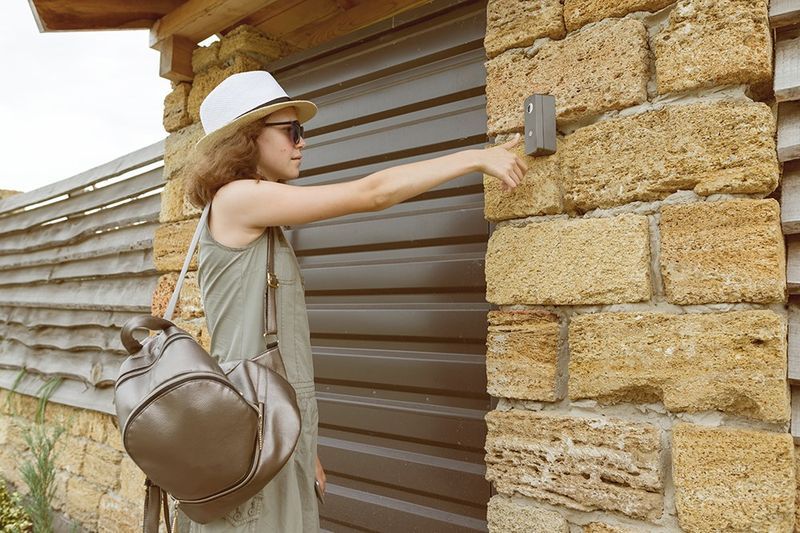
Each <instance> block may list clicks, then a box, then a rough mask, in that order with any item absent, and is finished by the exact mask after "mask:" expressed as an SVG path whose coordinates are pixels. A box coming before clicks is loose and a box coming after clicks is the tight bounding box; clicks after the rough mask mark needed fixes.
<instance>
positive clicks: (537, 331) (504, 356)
mask: <svg viewBox="0 0 800 533" xmlns="http://www.w3.org/2000/svg"><path fill="white" fill-rule="evenodd" d="M488 319H489V332H488V335H487V336H486V381H487V391H488V392H489V394H491V395H492V396H501V397H505V398H521V399H526V400H539V401H543V402H553V401H556V400H557V399H559V398H557V397H556V376H557V374H558V348H559V346H558V345H559V342H558V339H559V320H558V316H557V315H555V314H553V313H546V312H540V311H513V312H503V311H490V312H489V316H488Z"/></svg>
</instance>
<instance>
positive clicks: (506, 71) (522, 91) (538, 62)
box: [486, 19, 648, 136]
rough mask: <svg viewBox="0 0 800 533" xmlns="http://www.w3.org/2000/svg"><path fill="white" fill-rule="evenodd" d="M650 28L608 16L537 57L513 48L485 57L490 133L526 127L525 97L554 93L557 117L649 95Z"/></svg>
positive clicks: (546, 46) (620, 105)
mask: <svg viewBox="0 0 800 533" xmlns="http://www.w3.org/2000/svg"><path fill="white" fill-rule="evenodd" d="M647 54H648V52H647V32H646V30H645V27H644V25H643V24H642V23H641V22H640V21H638V20H634V19H622V20H616V19H611V20H604V21H602V22H599V23H598V24H596V25H594V26H592V27H591V28H587V29H586V30H583V31H579V32H575V33H574V34H570V35H568V36H567V37H566V38H564V39H562V40H560V41H549V42H546V43H544V44H543V45H542V46H541V47H540V48H539V50H538V51H537V52H536V54H535V55H534V56H533V57H528V55H527V54H526V52H524V51H522V50H509V51H507V52H504V53H502V54H500V55H498V56H497V57H495V58H494V59H491V60H489V61H487V62H486V113H487V115H488V122H487V129H488V134H489V136H495V135H497V134H498V133H507V132H510V131H522V130H523V128H524V115H523V112H522V111H523V110H522V106H523V103H524V102H525V98H527V97H528V96H530V95H531V94H533V93H544V94H552V95H553V96H555V97H556V118H557V120H558V121H559V123H564V122H568V121H571V120H575V119H579V118H583V117H587V116H592V115H596V114H598V113H602V112H604V111H608V110H611V109H624V108H626V107H630V106H632V105H636V104H639V103H642V102H644V101H645V100H647V78H648V66H647V61H648V55H647Z"/></svg>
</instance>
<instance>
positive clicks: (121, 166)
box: [0, 139, 165, 214]
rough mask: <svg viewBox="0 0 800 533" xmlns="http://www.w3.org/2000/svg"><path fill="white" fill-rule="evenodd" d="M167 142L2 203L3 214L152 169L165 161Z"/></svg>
mask: <svg viewBox="0 0 800 533" xmlns="http://www.w3.org/2000/svg"><path fill="white" fill-rule="evenodd" d="M164 140H165V139H161V140H160V141H158V142H155V143H153V144H151V145H150V146H145V147H144V148H141V149H139V150H136V151H135V152H131V153H129V154H126V155H124V156H122V157H118V158H117V159H114V160H113V161H109V162H108V163H104V164H102V165H100V166H97V167H95V168H92V169H89V170H87V171H85V172H81V173H80V174H77V175H75V176H73V177H71V178H67V179H64V180H60V181H57V182H55V183H52V184H50V185H46V186H44V187H40V188H38V189H34V190H32V191H30V192H26V193H24V194H17V195H15V196H12V197H10V198H6V199H5V200H0V214H3V213H8V212H11V211H14V210H16V209H19V208H22V207H25V206H27V205H33V204H36V203H39V202H43V201H45V200H50V199H51V198H55V197H57V196H61V195H62V194H68V193H71V192H73V191H77V190H81V189H83V188H84V187H87V186H89V185H92V184H93V183H96V182H98V181H103V180H106V179H109V178H113V177H115V176H119V175H121V174H124V173H125V172H129V171H131V170H134V169H137V168H139V167H143V166H145V165H149V164H150V163H154V162H156V161H158V160H160V159H163V158H164Z"/></svg>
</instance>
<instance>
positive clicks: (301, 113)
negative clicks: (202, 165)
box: [194, 100, 317, 152]
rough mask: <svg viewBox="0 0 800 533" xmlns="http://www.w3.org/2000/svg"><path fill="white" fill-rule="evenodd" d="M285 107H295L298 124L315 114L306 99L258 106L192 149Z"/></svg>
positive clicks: (207, 136)
mask: <svg viewBox="0 0 800 533" xmlns="http://www.w3.org/2000/svg"><path fill="white" fill-rule="evenodd" d="M286 107H294V108H295V109H297V120H298V122H300V124H302V123H304V122H307V121H308V120H311V118H313V117H314V115H316V114H317V106H316V104H314V103H313V102H309V101H308V100H289V101H288V102H280V103H277V104H272V105H269V106H266V107H260V108H258V109H256V110H255V111H250V112H249V113H245V114H244V115H242V116H241V117H239V118H237V119H236V120H234V121H232V122H229V123H228V124H226V125H225V126H223V127H221V128H219V129H217V130H214V131H212V132H211V133H208V134H206V135H204V136H203V137H201V138H200V140H199V141H197V142H196V143H195V145H194V151H196V152H202V151H204V150H206V149H207V148H209V147H210V146H212V145H213V144H214V142H215V141H216V140H219V139H222V138H223V137H227V136H228V135H230V134H232V133H233V132H234V131H236V130H237V129H239V128H241V127H242V126H244V125H246V124H249V123H251V122H253V121H254V120H258V119H260V118H262V117H265V116H267V115H269V114H270V113H274V112H275V111H278V110H280V109H284V108H286Z"/></svg>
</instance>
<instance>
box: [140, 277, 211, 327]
mask: <svg viewBox="0 0 800 533" xmlns="http://www.w3.org/2000/svg"><path fill="white" fill-rule="evenodd" d="M178 274H179V273H178V272H169V273H167V274H164V275H162V276H161V277H159V278H158V284H157V285H156V289H155V291H154V292H153V301H152V306H151V310H150V312H151V314H152V315H153V316H164V313H165V312H166V311H167V305H168V304H169V299H170V298H171V297H172V293H173V291H174V290H175V283H176V282H177V280H178ZM172 316H173V318H181V319H184V320H190V319H192V318H199V317H202V316H205V315H204V314H203V303H202V298H201V296H200V286H199V284H198V282H197V272H196V271H195V272H187V273H186V278H185V279H184V280H183V287H181V295H180V297H179V298H178V303H177V305H176V306H175V312H174V313H173V315H172Z"/></svg>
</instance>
